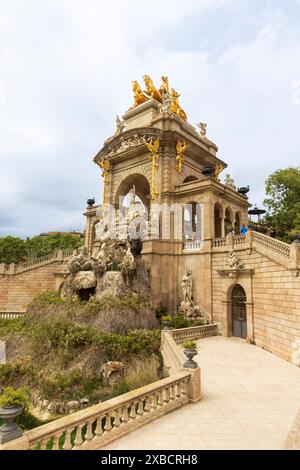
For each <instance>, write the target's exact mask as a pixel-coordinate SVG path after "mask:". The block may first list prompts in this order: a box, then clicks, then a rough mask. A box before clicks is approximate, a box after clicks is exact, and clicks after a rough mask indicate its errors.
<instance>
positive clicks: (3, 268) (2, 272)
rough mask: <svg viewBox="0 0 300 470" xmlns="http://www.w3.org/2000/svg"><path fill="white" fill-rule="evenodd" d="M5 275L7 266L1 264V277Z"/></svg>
mask: <svg viewBox="0 0 300 470" xmlns="http://www.w3.org/2000/svg"><path fill="white" fill-rule="evenodd" d="M4 273H5V264H4V263H1V264H0V275H1V274H4Z"/></svg>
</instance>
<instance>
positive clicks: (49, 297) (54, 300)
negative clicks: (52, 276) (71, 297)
mask: <svg viewBox="0 0 300 470" xmlns="http://www.w3.org/2000/svg"><path fill="white" fill-rule="evenodd" d="M63 302H64V300H63V299H62V298H61V294H60V292H59V291H47V292H43V293H42V294H39V295H38V296H37V297H36V298H35V299H34V300H33V301H32V302H31V304H30V305H29V307H28V308H29V309H30V308H31V307H32V306H33V305H34V306H37V307H39V308H43V307H47V305H53V304H62V303H63Z"/></svg>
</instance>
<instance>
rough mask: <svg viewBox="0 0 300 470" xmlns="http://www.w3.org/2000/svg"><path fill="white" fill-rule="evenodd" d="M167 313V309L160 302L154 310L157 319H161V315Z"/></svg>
mask: <svg viewBox="0 0 300 470" xmlns="http://www.w3.org/2000/svg"><path fill="white" fill-rule="evenodd" d="M166 315H168V309H167V307H165V306H164V305H162V304H160V305H159V306H158V308H157V309H156V311H155V316H156V318H157V319H158V320H161V318H162V317H163V316H166Z"/></svg>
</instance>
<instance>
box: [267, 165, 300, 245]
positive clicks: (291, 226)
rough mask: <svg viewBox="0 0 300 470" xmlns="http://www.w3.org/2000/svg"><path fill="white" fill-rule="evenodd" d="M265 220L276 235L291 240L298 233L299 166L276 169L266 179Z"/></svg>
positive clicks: (299, 211) (299, 216) (299, 222)
mask: <svg viewBox="0 0 300 470" xmlns="http://www.w3.org/2000/svg"><path fill="white" fill-rule="evenodd" d="M266 194H267V196H268V197H267V198H266V199H265V200H264V204H265V206H266V207H267V216H266V222H267V223H268V224H269V225H272V226H273V227H274V229H275V231H276V237H277V238H279V239H281V240H283V241H285V242H288V243H290V242H292V241H293V235H296V233H300V168H286V169H284V170H277V171H275V173H273V174H272V175H271V176H269V178H268V179H267V181H266Z"/></svg>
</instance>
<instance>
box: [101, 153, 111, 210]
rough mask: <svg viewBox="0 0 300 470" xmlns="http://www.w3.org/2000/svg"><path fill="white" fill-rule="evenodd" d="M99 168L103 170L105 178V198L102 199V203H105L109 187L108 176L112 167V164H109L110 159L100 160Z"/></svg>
mask: <svg viewBox="0 0 300 470" xmlns="http://www.w3.org/2000/svg"><path fill="white" fill-rule="evenodd" d="M99 166H100V168H101V170H102V175H101V176H102V178H103V197H102V201H103V203H104V201H105V194H106V189H107V186H108V183H109V181H108V175H109V167H110V163H109V160H108V159H102V160H100V162H99Z"/></svg>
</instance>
